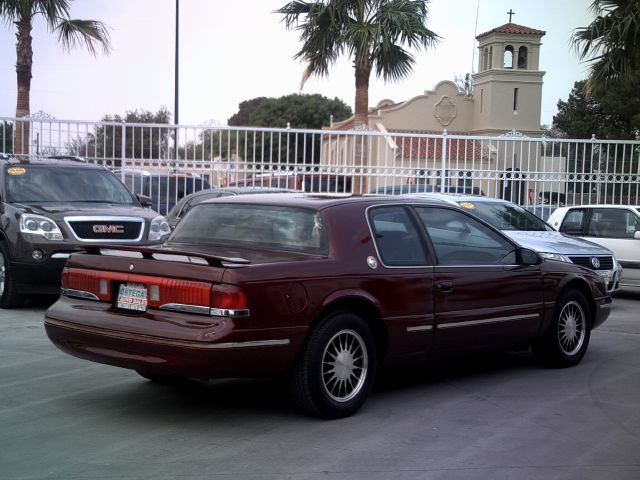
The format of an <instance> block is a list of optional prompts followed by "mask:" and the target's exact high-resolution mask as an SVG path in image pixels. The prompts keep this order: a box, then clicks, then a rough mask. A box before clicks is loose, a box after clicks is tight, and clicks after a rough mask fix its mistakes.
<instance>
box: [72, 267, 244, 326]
mask: <svg viewBox="0 0 640 480" xmlns="http://www.w3.org/2000/svg"><path fill="white" fill-rule="evenodd" d="M125 282H126V283H138V284H143V285H145V286H146V288H147V306H148V307H151V308H161V309H165V310H177V311H183V312H192V313H206V314H211V315H242V316H246V315H248V308H249V299H248V297H247V294H246V293H245V292H244V290H242V289H241V288H239V287H236V286H234V285H227V284H212V283H209V282H197V281H192V280H181V279H176V278H165V277H152V276H147V275H135V274H129V273H121V272H104V271H96V270H87V269H81V268H65V269H64V271H63V272H62V288H63V293H64V294H66V295H68V296H72V297H79V298H85V299H87V298H92V299H93V300H99V301H103V302H113V301H114V300H115V297H116V296H117V290H118V285H119V284H120V283H125ZM185 307H186V308H185ZM189 307H195V308H189Z"/></svg>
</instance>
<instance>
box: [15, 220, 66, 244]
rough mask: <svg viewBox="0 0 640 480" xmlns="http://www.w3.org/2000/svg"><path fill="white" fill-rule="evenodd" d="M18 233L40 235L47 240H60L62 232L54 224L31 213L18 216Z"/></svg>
mask: <svg viewBox="0 0 640 480" xmlns="http://www.w3.org/2000/svg"><path fill="white" fill-rule="evenodd" d="M20 232H22V233H33V234H34V235H42V236H43V237H44V238H46V239H47V240H62V239H63V237H62V232H61V231H60V228H59V227H58V225H56V222H54V221H53V220H51V219H49V218H47V217H43V216H42V215H34V214H33V213H23V214H22V215H21V216H20Z"/></svg>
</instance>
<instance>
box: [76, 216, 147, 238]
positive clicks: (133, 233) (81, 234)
mask: <svg viewBox="0 0 640 480" xmlns="http://www.w3.org/2000/svg"><path fill="white" fill-rule="evenodd" d="M65 220H66V221H67V225H69V228H71V230H72V231H73V234H74V235H75V237H76V238H77V239H78V240H80V241H83V242H135V241H139V240H140V239H142V234H143V231H144V219H142V218H136V217H67V218H66V219H65Z"/></svg>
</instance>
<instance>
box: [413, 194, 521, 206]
mask: <svg viewBox="0 0 640 480" xmlns="http://www.w3.org/2000/svg"><path fill="white" fill-rule="evenodd" d="M401 196H402V197H405V198H406V197H411V198H431V199H437V200H444V201H446V202H451V203H459V202H476V203H477V202H483V203H502V204H504V203H508V204H512V203H513V202H510V201H508V200H502V199H500V198H493V197H485V196H484V195H465V194H464V193H438V192H424V193H407V194H404V195H401Z"/></svg>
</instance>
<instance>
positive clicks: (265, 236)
mask: <svg viewBox="0 0 640 480" xmlns="http://www.w3.org/2000/svg"><path fill="white" fill-rule="evenodd" d="M326 239H327V233H326V228H325V225H324V222H323V220H322V217H321V216H320V214H319V213H318V212H317V211H315V210H309V209H304V208H292V207H283V206H272V205H256V204H227V203H205V204H200V205H196V206H195V207H193V208H192V209H191V210H190V211H189V213H187V214H186V215H185V216H184V218H183V219H182V220H181V222H180V223H179V224H178V226H177V227H176V229H175V230H174V232H173V234H172V235H171V237H170V238H169V242H177V243H197V244H205V245H224V246H232V247H238V246H244V247H249V248H258V249H264V248H267V249H276V250H286V251H295V252H305V253H320V254H325V253H326V252H327V240H326Z"/></svg>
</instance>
